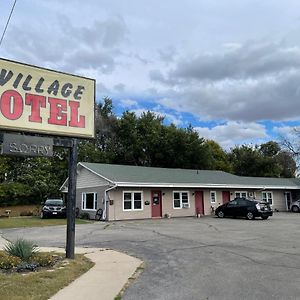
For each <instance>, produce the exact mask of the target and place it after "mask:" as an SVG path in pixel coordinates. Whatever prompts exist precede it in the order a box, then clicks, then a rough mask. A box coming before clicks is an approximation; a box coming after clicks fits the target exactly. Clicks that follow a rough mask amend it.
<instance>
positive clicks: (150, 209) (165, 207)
mask: <svg viewBox="0 0 300 300" xmlns="http://www.w3.org/2000/svg"><path fill="white" fill-rule="evenodd" d="M61 191H62V192H63V193H67V192H68V179H67V180H66V181H65V182H64V184H63V185H62V187H61ZM299 191H300V179H297V178H262V177H243V176H236V175H232V174H229V173H226V172H223V171H211V170H186V169H167V168H152V167H138V166H127V165H126V166H125V165H111V164H98V163H84V162H80V163H78V165H77V187H76V209H77V210H78V211H79V213H88V214H89V216H90V219H93V218H94V217H95V215H96V212H97V210H98V209H100V208H101V209H102V210H103V216H102V219H103V220H106V221H115V220H131V219H135V220H136V219H151V218H163V217H171V218H173V217H190V216H207V215H213V214H214V211H215V209H216V208H217V207H218V206H219V205H221V204H223V203H226V202H228V201H230V200H232V199H234V198H235V197H251V198H255V199H262V200H265V201H268V202H269V203H270V204H271V206H272V208H273V210H275V211H288V210H289V208H290V203H291V202H292V200H294V199H296V198H297V197H298V196H299V194H300V192H299Z"/></svg>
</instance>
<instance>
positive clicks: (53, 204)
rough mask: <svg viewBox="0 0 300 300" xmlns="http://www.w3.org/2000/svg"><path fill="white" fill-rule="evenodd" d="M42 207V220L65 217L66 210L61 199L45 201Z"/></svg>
mask: <svg viewBox="0 0 300 300" xmlns="http://www.w3.org/2000/svg"><path fill="white" fill-rule="evenodd" d="M42 205H43V207H42V211H41V218H42V219H44V218H49V217H61V218H65V217H66V214H67V209H66V206H65V204H64V201H63V200H62V199H47V200H46V201H45V203H42Z"/></svg>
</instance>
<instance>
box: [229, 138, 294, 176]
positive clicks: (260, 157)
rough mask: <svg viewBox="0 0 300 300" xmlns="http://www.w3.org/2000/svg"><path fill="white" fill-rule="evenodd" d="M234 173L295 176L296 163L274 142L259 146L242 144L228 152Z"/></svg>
mask: <svg viewBox="0 0 300 300" xmlns="http://www.w3.org/2000/svg"><path fill="white" fill-rule="evenodd" d="M229 158H230V162H231V164H232V169H233V172H234V174H236V175H242V176H256V177H295V172H296V163H295V161H294V159H293V157H292V155H291V154H289V153H288V152H286V151H281V149H280V147H279V145H278V144H277V143H276V142H273V141H270V142H267V143H265V144H262V145H260V146H257V145H256V146H254V147H253V146H247V145H242V146H239V147H235V148H234V149H232V150H231V153H230V154H229Z"/></svg>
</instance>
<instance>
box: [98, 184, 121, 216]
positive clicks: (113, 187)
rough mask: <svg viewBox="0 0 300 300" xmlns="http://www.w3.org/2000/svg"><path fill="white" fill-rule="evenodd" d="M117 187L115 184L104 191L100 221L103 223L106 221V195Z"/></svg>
mask: <svg viewBox="0 0 300 300" xmlns="http://www.w3.org/2000/svg"><path fill="white" fill-rule="evenodd" d="M117 186H118V185H117V184H115V185H114V186H111V187H110V188H108V189H106V190H105V191H104V207H103V214H102V220H103V221H105V220H106V217H107V216H106V214H107V202H108V193H107V192H109V191H111V190H113V189H115V188H116V187H117Z"/></svg>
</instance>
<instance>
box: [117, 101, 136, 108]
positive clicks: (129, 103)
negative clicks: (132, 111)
mask: <svg viewBox="0 0 300 300" xmlns="http://www.w3.org/2000/svg"><path fill="white" fill-rule="evenodd" d="M120 104H121V106H122V107H124V108H126V109H128V108H131V107H133V106H137V105H138V103H137V101H135V100H131V99H122V100H120Z"/></svg>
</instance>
